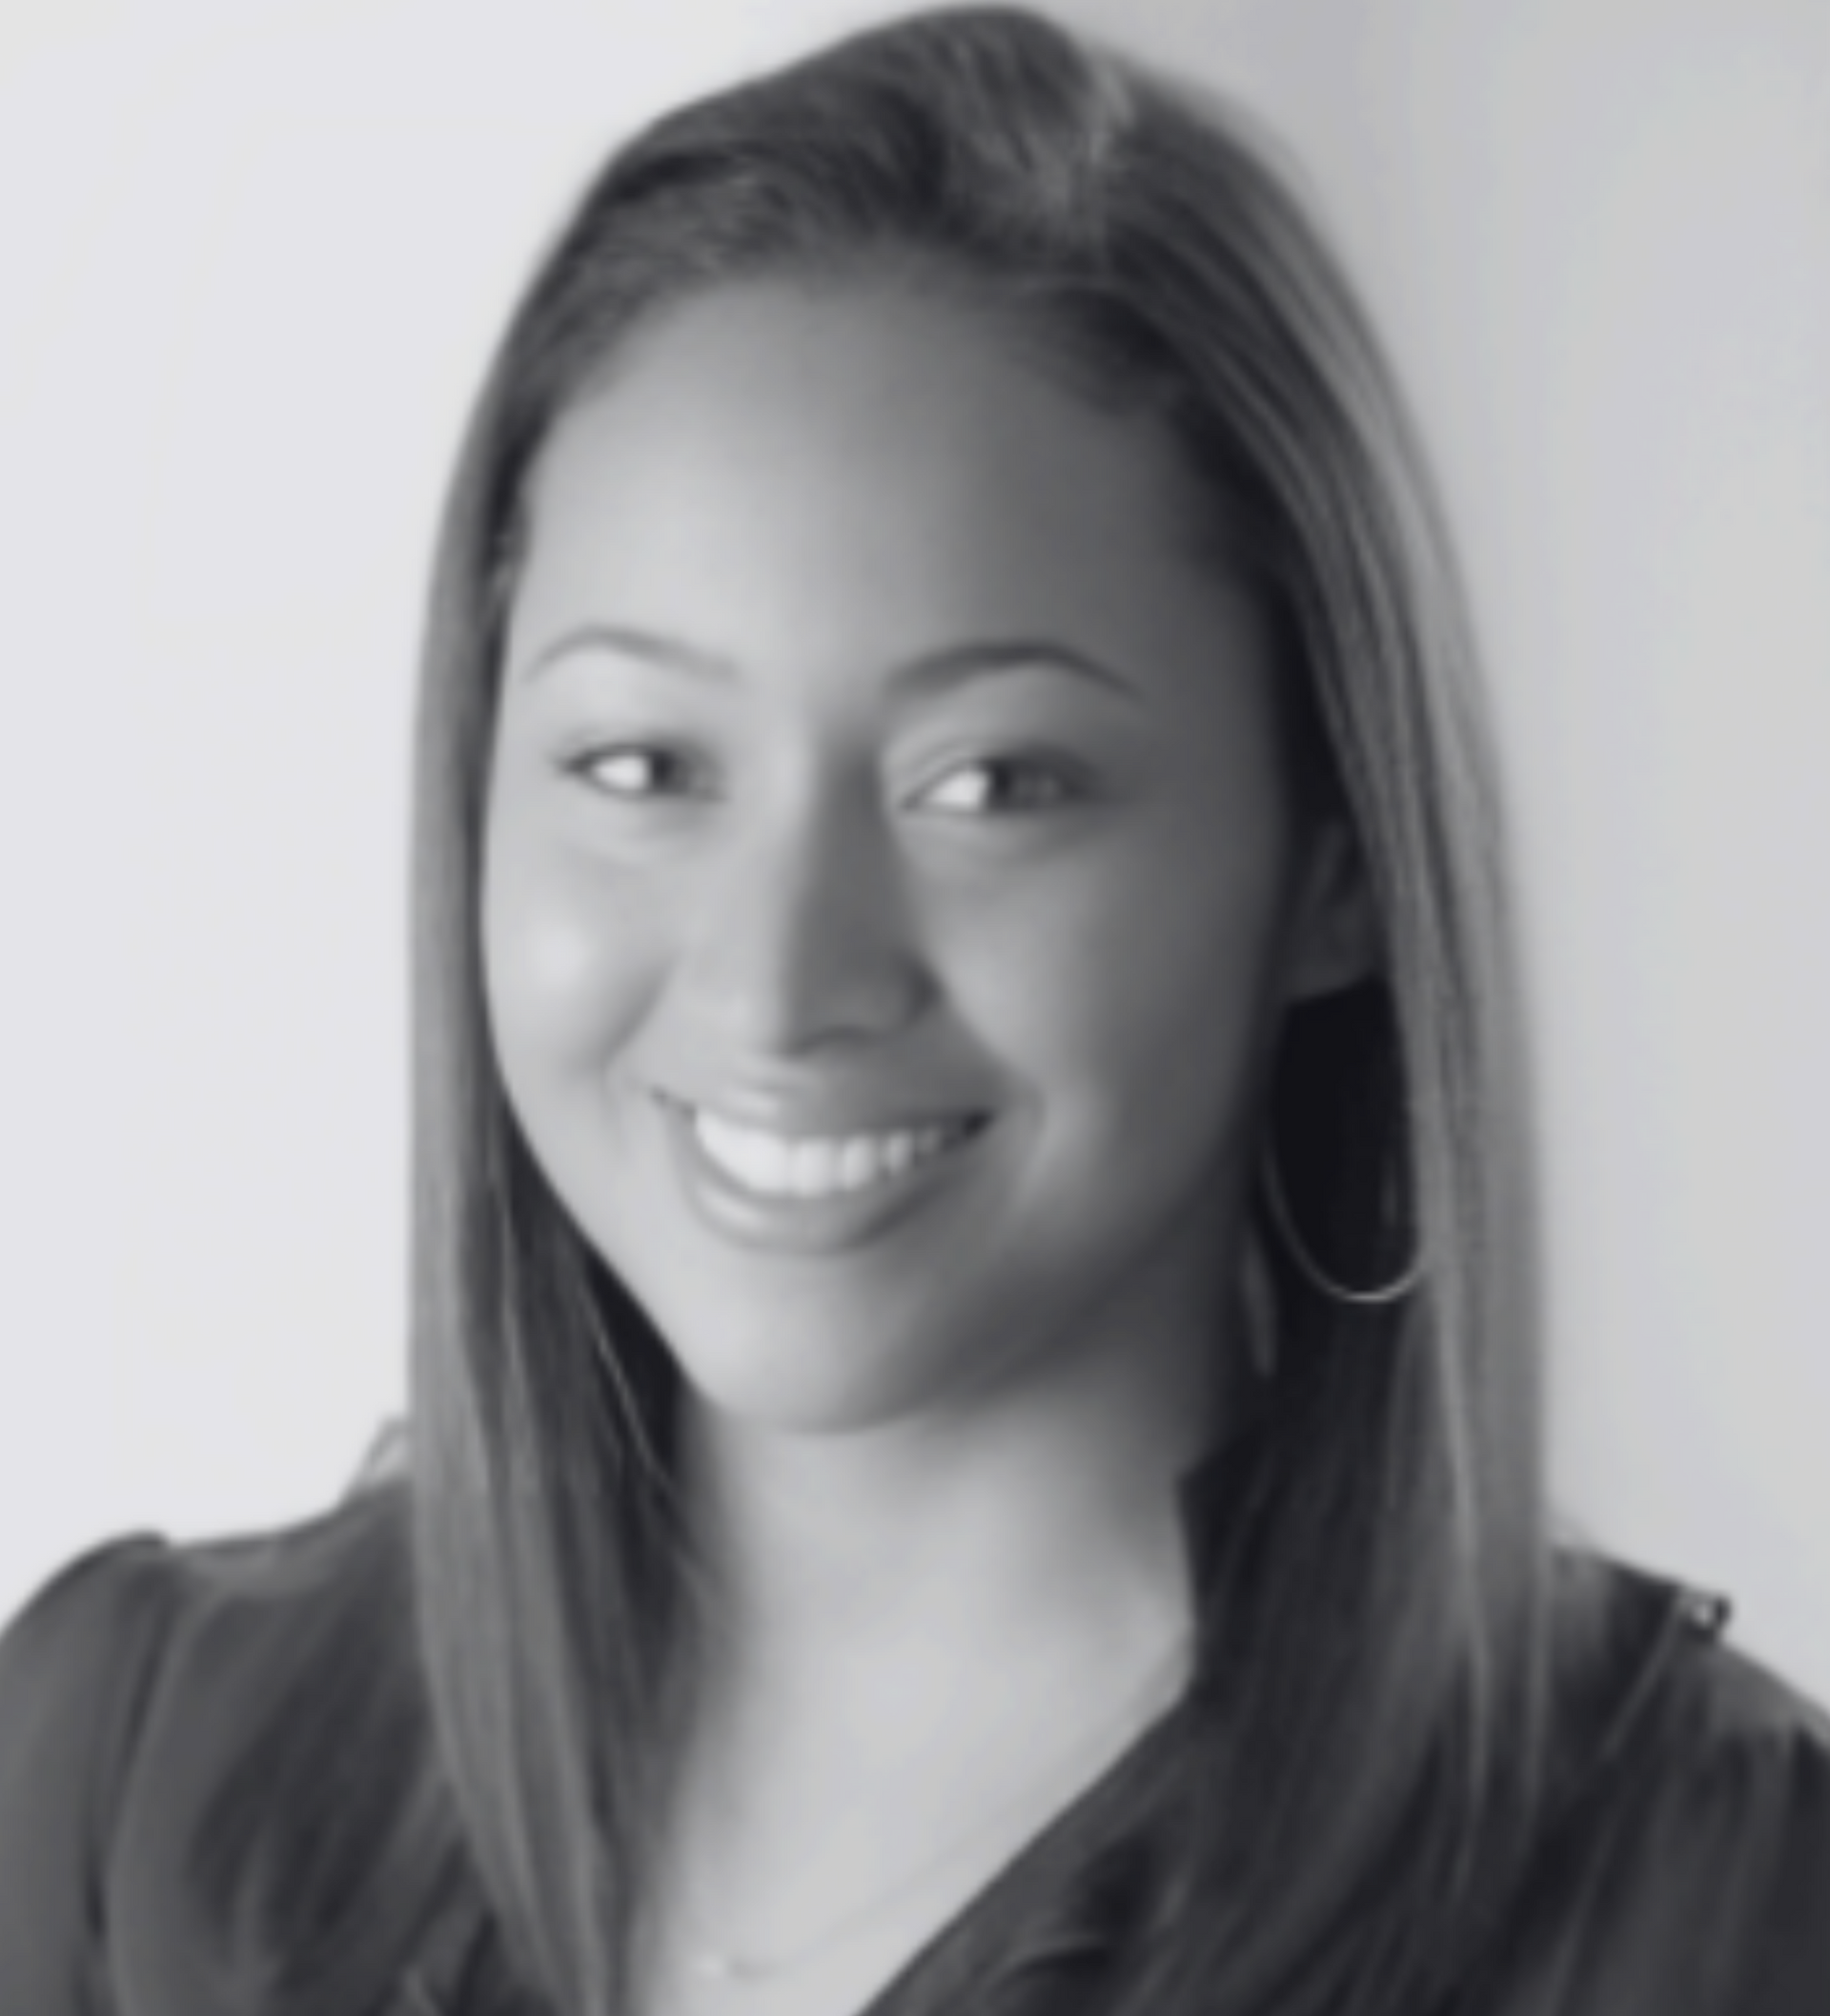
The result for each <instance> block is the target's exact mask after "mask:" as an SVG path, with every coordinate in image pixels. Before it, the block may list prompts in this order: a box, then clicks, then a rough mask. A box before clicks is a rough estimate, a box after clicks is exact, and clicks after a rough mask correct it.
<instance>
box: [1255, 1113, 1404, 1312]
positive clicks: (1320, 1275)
mask: <svg viewBox="0 0 1830 2016" xmlns="http://www.w3.org/2000/svg"><path fill="white" fill-rule="evenodd" d="M1260 1167H1261V1171H1262V1174H1263V1179H1264V1186H1265V1198H1266V1201H1267V1202H1268V1203H1269V1204H1270V1206H1271V1222H1272V1223H1273V1224H1274V1225H1275V1226H1276V1228H1277V1233H1278V1236H1279V1237H1280V1238H1281V1239H1282V1241H1283V1243H1284V1250H1285V1252H1288V1253H1289V1254H1290V1257H1291V1259H1292V1260H1293V1261H1295V1263H1296V1266H1297V1268H1298V1270H1299V1271H1300V1272H1301V1273H1302V1274H1303V1276H1304V1278H1305V1279H1306V1280H1307V1281H1308V1282H1309V1284H1310V1286H1311V1288H1313V1289H1315V1290H1316V1291H1317V1292H1318V1293H1321V1294H1324V1295H1326V1296H1327V1297H1328V1298H1329V1300H1330V1301H1331V1302H1340V1303H1344V1304H1346V1305H1347V1306H1348V1307H1349V1308H1352V1309H1384V1308H1388V1307H1389V1306H1390V1305H1391V1304H1392V1303H1393V1302H1402V1301H1403V1300H1404V1298H1405V1296H1406V1295H1408V1294H1409V1293H1411V1291H1412V1290H1413V1288H1415V1287H1416V1285H1417V1283H1418V1282H1419V1281H1421V1280H1422V1279H1423V1276H1424V1256H1423V1246H1422V1243H1421V1241H1419V1243H1418V1246H1417V1251H1416V1252H1415V1253H1414V1254H1413V1256H1412V1260H1411V1264H1410V1266H1409V1267H1407V1268H1406V1269H1405V1270H1404V1272H1403V1273H1401V1274H1399V1275H1398V1276H1397V1278H1396V1279H1395V1280H1392V1281H1387V1282H1384V1283H1382V1284H1381V1285H1380V1286H1379V1287H1377V1288H1349V1287H1348V1286H1347V1285H1346V1283H1345V1282H1342V1281H1337V1280H1335V1279H1334V1277H1333V1276H1332V1274H1331V1273H1328V1272H1327V1271H1326V1270H1325V1269H1324V1268H1323V1267H1322V1266H1321V1264H1320V1263H1319V1262H1318V1261H1317V1260H1316V1258H1315V1256H1314V1254H1313V1253H1311V1252H1310V1250H1309V1247H1308V1246H1307V1244H1305V1242H1304V1240H1303V1236H1302V1234H1301V1233H1300V1232H1298V1231H1297V1230H1296V1223H1295V1220H1294V1219H1293V1218H1292V1217H1291V1211H1290V1200H1289V1198H1288V1197H1286V1196H1285V1194H1284V1179H1283V1175H1282V1173H1281V1172H1280V1171H1279V1170H1278V1167H1277V1151H1276V1150H1275V1149H1274V1148H1273V1147H1272V1146H1271V1138H1270V1133H1269V1130H1267V1133H1266V1138H1265V1149H1264V1154H1263V1156H1262V1158H1261V1163H1260Z"/></svg>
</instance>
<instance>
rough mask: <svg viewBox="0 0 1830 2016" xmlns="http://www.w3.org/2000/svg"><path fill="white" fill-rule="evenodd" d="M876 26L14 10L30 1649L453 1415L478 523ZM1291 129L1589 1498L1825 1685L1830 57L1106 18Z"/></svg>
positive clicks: (21, 1358) (1420, 3)
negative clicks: (433, 1145) (404, 1434)
mask: <svg viewBox="0 0 1830 2016" xmlns="http://www.w3.org/2000/svg"><path fill="white" fill-rule="evenodd" d="M884 11H885V10H884V9H882V8H881V7H872V6H860V5H857V4H842V0H752V4H748V5H744V4H742V0H693V4H688V5H686V6H684V7H682V6H681V5H680V4H679V0H674V4H672V5H666V4H663V0H653V4H648V5H639V4H636V0H597V4H588V0H341V4H337V0H321V4H295V5H288V4H282V0H271V4H263V0H233V4H231V0H156V4H153V0H146V4H138V5H135V4H130V0H114V4H106V0H88V4H84V0H49V4H22V0H0V651H4V671H3V675H0V677H3V679H4V684H3V685H0V695H3V696H4V697H3V700H0V723H3V724H4V725H3V730H0V924H3V926H4V932H5V937H4V961H5V964H4V985H3V986H0V1200H3V1202H4V1210H5V1218H4V1231H3V1232H0V1258H3V1261H4V1271H3V1273H0V1279H3V1280H4V1282H5V1285H6V1290H7V1294H6V1307H5V1310H4V1321H3V1322H0V1616H4V1615H6V1614H8V1613H10V1611H11V1610H12V1609H13V1608H14V1607H15V1606H16V1604H17V1603H18V1602H19V1601H20V1600H21V1599H23V1598H24V1596H25V1595H26V1594H27V1592H28V1591H29V1590H30V1588H31V1587H32V1586H34V1585H35V1584H36V1583H37V1582H38V1581H40V1580H41V1579H42V1578H44V1577H45V1576H46V1575H48V1574H49V1573H50V1572H51V1570H52V1568H54V1567H55V1566H56V1565H57V1564H58V1563H59V1562H61V1561H62V1560H64V1559H65V1558H68V1557H69V1556H70V1555H71V1553H73V1552H74V1551H75V1550H77V1549H78V1548H80V1547H82V1546H85V1545H87V1544H89V1543H91V1542H92V1541H94V1540H97V1539H100V1538H102V1537H107V1536H110V1535H112V1534H115V1533H118V1532H123V1531H127V1530H132V1529H142V1528H157V1529H161V1530H163V1531H165V1532H167V1533H169V1534H171V1535H173V1536H175V1537H197V1536H202V1535H207V1534H214V1533H223V1532H232V1531H235V1530H239V1529H243V1528H248V1527H254V1526H259V1525H262V1524H269V1523H275V1522H280V1521H284V1520H288V1519H291V1518H295V1517H302V1516H305V1515H307V1514H309V1513H311V1512H313V1511H315V1510H316V1509H318V1508H320V1507H321V1506H322V1505H324V1504H325V1503H326V1502H327V1501H328V1499H329V1498H330V1497H332V1496H333V1495H335V1494H336V1492H337V1491H338V1490H339V1489H340V1487H341V1485H342V1484H343V1482H344V1480H345V1479H346V1478H347V1476H348V1475H349V1473H350V1472H351V1470H352V1468H353V1467H354V1465H355V1464H356V1461H357V1459H358V1457H359V1456H360V1454H361V1452H362V1450H363V1448H364V1446H365V1445H366V1443H367V1442H368V1440H369V1438H370V1437H371V1436H372V1435H373V1434H374V1433H375V1431H376V1428H377V1427H378V1426H379V1424H380V1422H381V1421H382V1419H383V1418H384V1417H385V1416H386V1415H389V1414H391V1413H393V1412H395V1411H396V1410H397V1408H398V1407H399V1405H400V1403H401V1398H402V1394H403V1386H404V1304H405V1292H404V1272H405V1250H406V1228H405V1197H406V1151H405V1138H406V1130H405V1118H406V1113H405V1062H406V1054H407V1029H406V1008H405V987H404V963H405V955H404V945H405V861H404V846H405V829H406V775H407V723H408V719H409V707H410V695H411V684H412V671H413V664H414V657H415V650H416V643H417V627H418V614H419V602H420V596H421V591H422V583H423V577H424V572H425V560H426V555H427V550H428V546H429V541H430V536H431V528H432V523H433V519H434V514H435V511H436V509H437V500H438V498H439V495H440V491H441V487H442V484H443V481H444V479H445V474H446V470H447V466H448V463H449V460H450V458H451V455H452V452H453V449H454V446H455V441H456V437H457V432H458V425H459V422H460V419H461V417H462V414H463V411H464V408H465V404H466V401H467V398H468V397H469V395H470V392H471V390H472V388H473V386H474V384H475V382H476V379H477V377H478V373H479V370H480V368H481V364H482V360H483V356H484V352H485V349H486V347H487V346H488V345H489V344H490V342H491V341H492V340H493V337H494V336H495V334H496V332H497V329H498V324H499V321H500V319H501V317H502V316H503V315H504V314H505V312H506V310H507V307H508V305H509V302H510V299H511V297H512V295H513V294H514V292H515V290H516V288H517V286H518V285H519V280H520V278H521V277H522V275H523V274H524V273H525V272H526V270H527V268H528V265H529V263H530V261H531V259H532V257H533V256H534V254H535V251H536V248H537V247H538V246H539V244H540V243H541V242H542V241H543V240H544V238H545V236H546V234H548V232H549V231H550V230H551V229H552V228H553V226H554V225H555V224H556V223H557V221H558V218H559V214H560V211H561V209H562V207H563V205H564V204H565V202H566V201H567V200H568V199H569V198H570V197H571V195H572V194H573V193H575V191H576V190H577V188H578V187H579V185H580V182H581V180H582V178H583V177H584V175H585V174H586V173H588V172H589V170H590V169H591V168H592V167H593V166H594V165H595V164H596V162H597V160H598V159H599V157H600V154H601V153H602V152H603V150H604V148H605V146H606V144H607V143H608V142H609V141H610V140H611V139H612V138H613V137H614V136H615V135H617V134H618V133H620V132H624V131H627V130H628V129H629V128H630V127H631V126H633V125H634V124H635V123H636V122H637V121H639V120H640V119H641V118H642V117H644V116H646V115H648V114H650V113H652V112H655V111H657V110H659V109H661V107H662V106H663V105H665V104H667V103H669V102H671V101H673V100H675V99H677V98H679V97H681V96H682V95H684V94H686V93H688V92H698V91H700V90H702V89H705V88H709V87H711V86H713V85H715V84H718V83H721V82H723V81H725V80H726V79H728V78H730V77H732V76H734V75H735V74H737V73H738V72H740V71H744V70H746V69H755V68H760V67H764V66H767V65H770V64H772V63H774V62H776V61H778V60H780V59H783V58H784V57H786V56H788V55H789V54H791V53H794V52H797V51H800V50H802V49H803V48H808V47H811V46H813V45H815V44H817V43H818V42H820V41H822V40H824V39H825V38H826V37H827V36H828V35H829V34H830V33H832V32H834V31H839V30H841V29H844V28H847V27H850V26H854V25H857V24H859V23H861V22H862V21H864V20H866V19H871V18H877V17H879V16H880V15H881V14H882V13H883V12H884ZM1062 11H1064V12H1065V13H1066V14H1067V15H1068V16H1069V17H1070V18H1072V19H1076V20H1079V21H1082V22H1084V23H1086V24H1088V25H1090V26H1092V27H1094V28H1096V29H1097V28H1102V27H1103V28H1108V29H1110V30H1111V31H1113V32H1114V33H1116V34H1118V35H1120V36H1121V37H1122V39H1124V40H1125V41H1126V42H1128V44H1129V45H1130V46H1132V47H1134V48H1136V49H1138V50H1139V51H1141V52H1144V53H1146V54H1153V55H1155V56H1156V57H1158V58H1159V59H1161V60H1164V61H1166V62H1168V63H1169V64H1170V65H1171V66H1173V67H1176V68H1184V67H1186V68H1187V69H1189V70H1190V71H1196V72H1198V73H1200V74H1202V75H1204V76H1206V77H1207V78H1209V79H1210V80H1211V81H1212V82H1214V83H1216V84H1218V85H1220V86H1222V87H1225V88H1230V89H1231V90H1232V91H1233V92H1234V93H1235V94H1236V95H1237V96H1239V97H1240V98H1242V99H1243V100H1244V101H1245V102H1246V103H1248V104H1249V105H1250V106H1252V107H1254V108H1256V109H1257V110H1258V111H1259V112H1261V113H1262V114H1263V115H1264V116H1265V117H1266V118H1267V119H1269V120H1270V121H1271V124H1272V125H1273V126H1274V127H1275V128H1277V129H1278V130H1280V131H1281V132H1282V133H1283V134H1284V135H1285V137H1286V138H1287V140H1288V141H1289V143H1290V145H1291V148H1292V149H1293V150H1294V152H1295V153H1296V154H1297V156H1298V157H1299V158H1300V159H1301V160H1302V161H1303V162H1304V163H1305V164H1306V166H1307V169H1308V171H1309V173H1310V175H1311V182H1312V186H1313V188H1314V190H1315V191H1316V192H1317V193H1318V195H1319V198H1320V201H1321V203H1322V206H1323V209H1324V211H1325V213H1326V214H1328V215H1329V216H1330V218H1331V219H1332V223H1333V225H1334V227H1335V231H1336V234H1337V235H1338V237H1339V238H1340V240H1341V241H1342V243H1343V244H1344V246H1345V248H1346V250H1347V253H1348V255H1349V257H1350V260H1351V262H1352V265H1353V266H1354V268H1355V269H1356V271H1357V272H1358V274H1359V275H1360V278H1361V281H1362V284H1363V286H1364V288H1365V290H1366V292H1367V293H1368V295H1370V297H1371V299H1372V305H1373V308H1374V312H1375V314H1376V315H1377V316H1379V317H1380V318H1381V319H1382V321H1383V323H1384V326H1385V328H1386V330H1387V333H1388V335H1389V337H1390V340H1391V343H1392V347H1393V350H1394V352H1395V354H1396V356H1397V358H1398V361H1399V365H1400V368H1401V370H1402V372H1403V374H1404V375H1405V377H1407V379H1408V381H1409V382H1410V385H1411V387H1412V390H1413V396H1414V397H1415V399H1416V401H1417V403H1418V405H1419V407H1420V409H1421V412H1422V414H1423V417H1424V421H1425V425H1426V429H1427V431H1428V433H1429V435H1430V437H1431V438H1432V440H1433V444H1434V446H1435V449H1436V452H1437V457H1438V460H1439V464H1440V470H1441V474H1442V477H1443V479H1444V482H1445V485H1446V488H1447V490H1448V493H1449V497H1450V499H1451V502H1452V508H1453V511H1454V515H1455V517H1456V519H1457V521H1458V523H1459V525H1460V528H1461V531H1462V536H1463V542H1464V547H1465V557H1466V559H1467V561H1468V564H1469V569H1470V572H1471V576H1472V578H1473V581H1474V590H1475V595H1476V601H1477V604H1478V609H1479V614H1480V617H1481V620H1482V624H1483V628H1484V631H1485V634H1486V638H1487V642H1488V647H1489V656H1490V659H1491V664H1492V671H1493V675H1494V682H1495V685H1496V688H1497V692H1498V700H1499V706H1500V713H1501V718H1502V723H1503V728H1504V733H1505V738H1506V753H1507V759H1508V762H1509V764H1510V767H1511V771H1512V778H1513V785H1514V795H1515V801H1516V805H1515V812H1516V824H1517V826H1518V837H1519V842H1520V848H1521V861H1522V866H1523V871H1524V882H1525V893H1526V898H1527V908H1528V921H1529V925H1530V936H1531V950H1532V953H1533V958H1534V985H1535V997H1536V1008H1537V1013H1538V1017H1539V1026H1540V1030H1541V1038H1540V1043H1541V1051H1542V1068H1543V1076H1544V1080H1545V1086H1544V1091H1545V1097H1544V1115H1545V1119H1544V1130H1545V1143H1546V1152H1547V1159H1548V1164H1549V1176H1550V1224H1549V1233H1550V1241H1551V1247H1552V1253H1553V1259H1554V1272H1553V1283H1552V1290H1553V1297H1552V1299H1553V1315H1554V1319H1555V1380H1556V1415H1555V1418H1556V1442H1555V1465H1556V1476H1557V1479H1558V1483H1559V1489H1560V1495H1561V1497H1562V1500H1563V1502H1564V1504H1565V1505H1566V1506H1567V1507H1568V1509H1569V1511H1570V1513H1571V1515H1572V1517H1574V1518H1575V1519H1576V1520H1577V1521H1578V1522H1579V1523H1580V1525H1581V1526H1582V1527H1584V1528H1585V1529H1587V1530H1588V1531H1589V1532H1590V1533H1591V1534H1593V1535H1594V1536H1595V1537H1596V1538H1597V1539H1599V1540H1600V1541H1602V1542H1603V1543H1604V1544H1606V1545H1607V1546H1609V1547H1610V1548H1612V1549H1614V1550H1615V1551H1616V1552H1618V1553H1621V1554H1623V1555H1626V1556H1627V1557H1629V1558H1634V1559H1636V1560H1637V1561H1639V1562H1641V1563H1643V1564H1646V1565H1649V1566H1652V1567H1654V1568H1657V1569H1662V1570H1666V1571H1675V1572H1678V1573H1681V1574H1682V1575H1684V1576H1685V1577H1687V1578H1691V1579H1693V1580H1696V1581H1698V1582H1701V1583H1703V1584H1705V1585H1707V1586H1712V1587H1716V1588H1719V1589H1723V1590H1726V1591H1728V1592H1729V1593H1731V1594H1732V1595H1733V1596H1734V1597H1735V1598H1736V1599H1737V1602H1738V1612H1739V1623H1738V1633H1739V1636H1740V1638H1741V1639H1742V1642H1743V1643H1744V1644H1746V1645H1748V1646H1750V1647H1751V1648H1753V1649H1754V1650H1755V1651H1756V1652H1758V1653H1759V1654H1760V1655H1762V1656H1763V1657H1765V1658H1767V1659H1769V1660H1772V1661H1773V1662H1775V1663H1777V1664H1779V1665H1780V1666H1781V1667H1783V1668H1784V1669H1785V1670H1786V1671H1787V1672H1788V1673H1789V1674H1790V1675H1791V1676H1792V1677H1793V1678H1794V1679H1795V1680H1799V1681H1800V1682H1802V1683H1803V1684H1804V1685H1806V1686H1807V1687H1808V1688H1810V1689H1811V1690H1812V1691H1814V1692H1816V1693H1817V1694H1819V1695H1820V1696H1826V1697H1830V1293H1826V1287H1827V1285H1830V1223H1826V1206H1827V1205H1830V1177H1827V1175H1826V1167H1825V1160H1824V1154H1825V1144H1826V1143H1830V1045H1827V1044H1826V1041H1825V1032H1826V1030H1830V896H1827V885H1830V244H1827V243H1826V234H1827V233H1830V224H1827V223H1826V219H1830V153H1827V152H1826V137H1825V136H1826V135H1827V134H1830V84H1827V81H1826V80H1827V76H1830V21H1827V20H1826V12H1825V9H1824V7H1823V6H1821V5H1819V4H1817V0H1499V4H1493V5H1479V6H1476V5H1470V4H1466V0H1180V4H1178V0H1132V4H1130V5H1128V6H1126V7H1123V8H1120V7H1117V6H1116V5H1114V4H1112V0H1105V4H1100V0H1072V4H1069V5H1068V6H1066V7H1064V8H1063V9H1062Z"/></svg>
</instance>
